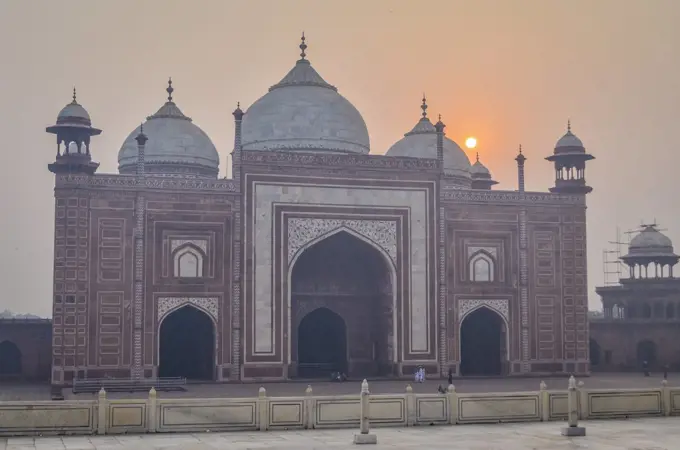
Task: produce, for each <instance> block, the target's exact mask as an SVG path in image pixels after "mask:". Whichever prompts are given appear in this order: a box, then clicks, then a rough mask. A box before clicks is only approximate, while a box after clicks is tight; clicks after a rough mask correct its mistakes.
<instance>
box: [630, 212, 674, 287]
mask: <svg viewBox="0 0 680 450" xmlns="http://www.w3.org/2000/svg"><path fill="white" fill-rule="evenodd" d="M621 259H622V260H623V262H624V263H626V265H627V266H628V267H629V268H630V277H631V278H659V277H664V276H669V277H672V276H673V266H674V265H675V264H677V263H678V260H679V259H680V256H678V255H676V254H675V253H674V251H673V242H672V241H671V240H670V238H668V236H666V235H665V234H663V233H662V232H661V231H659V230H658V228H657V226H656V225H654V224H652V225H643V226H642V231H640V233H638V235H637V236H635V237H634V238H633V239H632V240H631V241H630V244H629V245H628V253H627V254H626V255H624V256H623V257H621ZM650 265H653V266H654V273H650V272H649V266H650ZM666 267H668V269H665V268H666Z"/></svg>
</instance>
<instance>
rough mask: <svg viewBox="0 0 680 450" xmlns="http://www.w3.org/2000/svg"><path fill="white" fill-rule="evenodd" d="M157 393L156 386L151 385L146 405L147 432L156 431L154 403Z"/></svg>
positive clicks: (155, 402)
mask: <svg viewBox="0 0 680 450" xmlns="http://www.w3.org/2000/svg"><path fill="white" fill-rule="evenodd" d="M157 399H158V394H157V393H156V388H155V387H153V386H152V387H151V389H149V399H148V400H147V405H146V427H147V431H148V432H149V433H155V432H156V413H157V412H156V404H157Z"/></svg>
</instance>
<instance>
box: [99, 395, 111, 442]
mask: <svg viewBox="0 0 680 450" xmlns="http://www.w3.org/2000/svg"><path fill="white" fill-rule="evenodd" d="M108 411H109V405H108V402H107V401H106V391H105V390H104V388H101V389H100V390H99V395H98V396H97V434H102V435H103V434H106V420H107V413H108Z"/></svg>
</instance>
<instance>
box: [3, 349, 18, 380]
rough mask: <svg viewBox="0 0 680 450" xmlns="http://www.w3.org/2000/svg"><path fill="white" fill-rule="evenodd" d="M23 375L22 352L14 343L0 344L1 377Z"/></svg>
mask: <svg viewBox="0 0 680 450" xmlns="http://www.w3.org/2000/svg"><path fill="white" fill-rule="evenodd" d="M16 375H21V351H20V350H19V347H17V346H16V344H15V343H14V342H11V341H3V342H2V343H0V376H16Z"/></svg>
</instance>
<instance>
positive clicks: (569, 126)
mask: <svg viewBox="0 0 680 450" xmlns="http://www.w3.org/2000/svg"><path fill="white" fill-rule="evenodd" d="M567 133H571V119H567Z"/></svg>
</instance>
